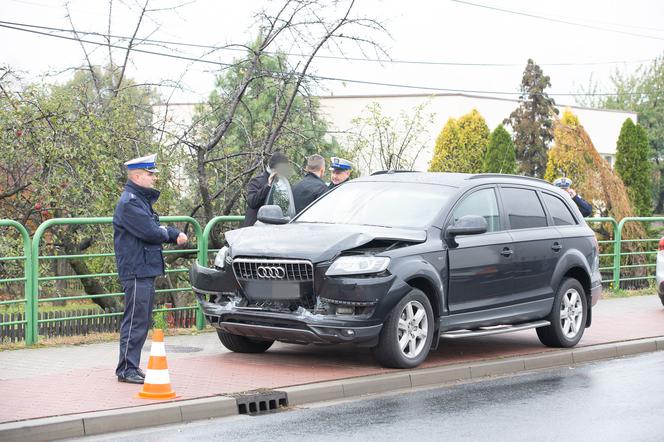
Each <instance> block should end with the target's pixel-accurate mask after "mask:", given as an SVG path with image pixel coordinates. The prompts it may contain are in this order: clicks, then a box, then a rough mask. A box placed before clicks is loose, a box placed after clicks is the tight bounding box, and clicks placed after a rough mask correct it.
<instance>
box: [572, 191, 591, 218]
mask: <svg viewBox="0 0 664 442" xmlns="http://www.w3.org/2000/svg"><path fill="white" fill-rule="evenodd" d="M572 200H573V201H574V202H575V203H576V207H578V208H579V212H581V216H583V217H584V218H585V217H587V216H590V215H592V214H593V206H592V205H591V204H590V203H589V202H588V201H586V200H584V199H583V198H581V197H580V196H579V195H574V198H572Z"/></svg>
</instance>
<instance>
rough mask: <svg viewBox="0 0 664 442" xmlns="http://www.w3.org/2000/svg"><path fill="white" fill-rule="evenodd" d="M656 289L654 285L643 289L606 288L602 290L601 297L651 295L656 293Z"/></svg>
mask: <svg viewBox="0 0 664 442" xmlns="http://www.w3.org/2000/svg"><path fill="white" fill-rule="evenodd" d="M656 294H657V290H655V288H654V287H647V288H644V289H636V290H624V289H608V290H603V291H602V298H603V299H612V298H631V297H633V296H652V295H656Z"/></svg>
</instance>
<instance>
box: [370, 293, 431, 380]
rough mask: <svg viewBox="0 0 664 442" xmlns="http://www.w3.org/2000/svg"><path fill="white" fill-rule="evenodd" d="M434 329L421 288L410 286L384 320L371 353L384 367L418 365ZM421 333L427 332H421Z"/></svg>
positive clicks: (427, 349)
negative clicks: (410, 288) (408, 290)
mask: <svg viewBox="0 0 664 442" xmlns="http://www.w3.org/2000/svg"><path fill="white" fill-rule="evenodd" d="M420 311H421V312H422V313H419V312H420ZM434 330H435V327H434V316H433V310H432V308H431V303H430V302H429V299H428V298H427V297H426V295H425V294H424V293H423V292H422V291H420V290H417V289H413V290H411V291H410V292H409V293H408V294H407V295H406V296H404V298H403V299H402V300H401V301H399V303H398V304H397V305H396V306H395V307H394V309H392V311H391V312H390V314H389V315H388V317H387V319H386V320H385V322H384V323H383V328H382V330H381V332H380V337H379V338H378V345H377V346H376V347H374V348H373V353H374V356H375V357H376V359H377V360H378V361H379V362H380V363H381V365H383V366H385V367H390V368H413V367H417V366H418V365H420V364H421V363H422V362H424V360H425V359H426V358H427V356H428V354H429V350H430V349H431V342H432V340H433V337H434V336H433V334H434ZM423 333H426V335H425V336H422V335H423ZM404 341H405V346H404V345H403V344H404Z"/></svg>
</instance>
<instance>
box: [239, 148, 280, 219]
mask: <svg viewBox="0 0 664 442" xmlns="http://www.w3.org/2000/svg"><path fill="white" fill-rule="evenodd" d="M283 164H285V165H288V157H287V156H286V155H284V154H283V153H282V152H274V153H273V154H272V156H271V157H270V161H269V162H268V168H267V170H266V171H265V172H263V173H261V174H260V175H257V176H255V177H253V178H252V179H251V180H250V181H249V184H247V196H246V199H247V210H246V212H245V215H244V224H243V226H244V227H248V226H253V225H254V224H256V221H257V219H258V209H260V208H261V207H262V206H264V205H265V201H266V199H267V197H268V195H269V194H270V190H272V184H273V183H274V180H275V179H276V178H277V168H278V167H279V165H283Z"/></svg>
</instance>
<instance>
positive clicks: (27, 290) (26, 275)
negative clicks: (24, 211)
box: [0, 219, 34, 344]
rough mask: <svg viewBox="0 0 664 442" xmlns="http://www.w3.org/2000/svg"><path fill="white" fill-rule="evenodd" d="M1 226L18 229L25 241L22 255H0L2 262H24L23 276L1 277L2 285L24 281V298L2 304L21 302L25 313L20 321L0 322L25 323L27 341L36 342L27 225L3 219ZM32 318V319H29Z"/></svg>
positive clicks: (4, 323)
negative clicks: (32, 324)
mask: <svg viewBox="0 0 664 442" xmlns="http://www.w3.org/2000/svg"><path fill="white" fill-rule="evenodd" d="M0 227H11V228H13V229H15V230H16V231H18V233H19V234H20V235H21V240H22V242H23V255H22V256H0V262H10V261H14V262H22V263H23V276H22V277H18V278H3V279H0V285H4V284H10V283H16V282H22V283H23V298H21V299H11V300H7V301H0V305H9V304H21V303H23V304H24V305H25V315H24V316H23V319H21V320H18V321H5V322H0V325H20V324H24V325H25V341H26V343H28V344H31V343H32V342H34V335H33V332H32V329H31V327H30V325H31V322H30V321H31V318H32V302H31V293H32V280H31V278H30V276H31V275H32V273H33V272H32V261H31V260H30V235H29V234H28V231H27V229H26V228H25V227H23V225H22V224H20V223H18V222H16V221H13V220H9V219H2V220H0ZM29 318H30V319H29Z"/></svg>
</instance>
